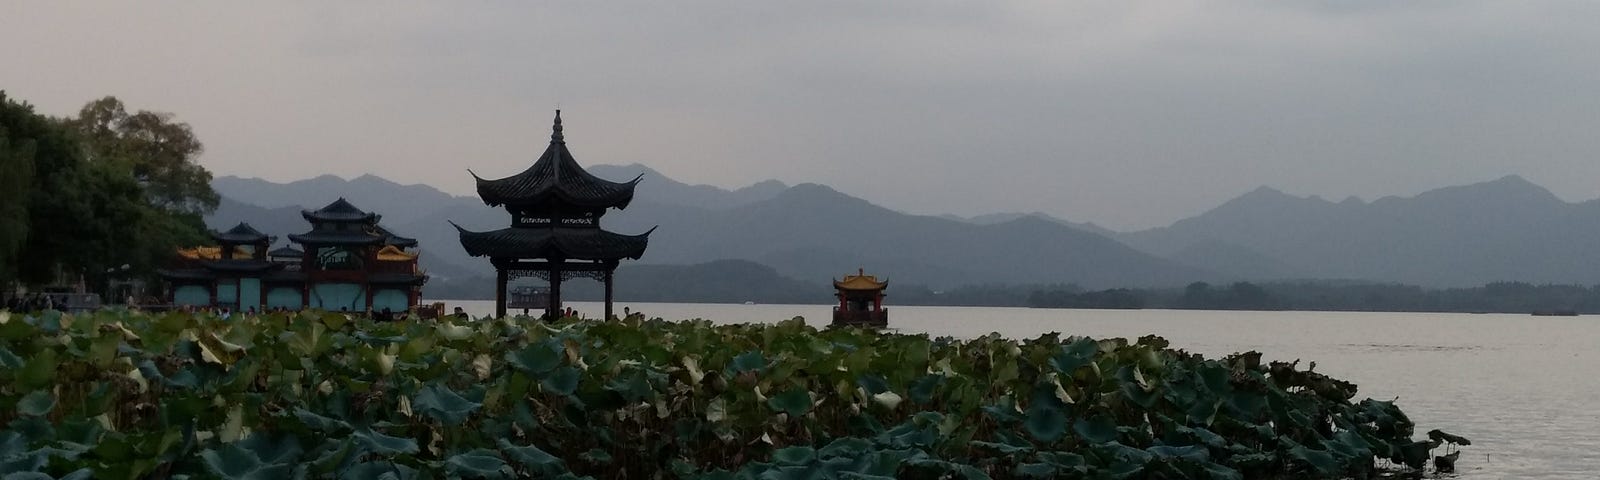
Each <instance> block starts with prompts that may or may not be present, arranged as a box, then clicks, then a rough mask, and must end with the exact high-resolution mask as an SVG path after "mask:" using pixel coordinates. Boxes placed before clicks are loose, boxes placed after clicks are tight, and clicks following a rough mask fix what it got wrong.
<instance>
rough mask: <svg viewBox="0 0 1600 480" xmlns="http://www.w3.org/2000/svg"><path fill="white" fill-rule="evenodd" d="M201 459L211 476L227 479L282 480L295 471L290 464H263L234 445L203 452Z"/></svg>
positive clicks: (253, 455)
mask: <svg viewBox="0 0 1600 480" xmlns="http://www.w3.org/2000/svg"><path fill="white" fill-rule="evenodd" d="M200 458H201V459H202V460H204V463H205V466H206V469H207V470H208V471H210V472H211V474H213V475H216V476H218V477H221V478H225V479H249V480H281V479H282V478H284V477H287V476H289V472H291V471H293V466H292V465H289V464H263V463H261V460H260V459H258V458H256V456H255V454H254V453H251V452H250V451H248V450H245V449H243V448H240V447H239V446H238V445H234V444H223V445H222V446H221V447H219V448H217V449H214V450H212V449H208V450H205V451H202V452H200Z"/></svg>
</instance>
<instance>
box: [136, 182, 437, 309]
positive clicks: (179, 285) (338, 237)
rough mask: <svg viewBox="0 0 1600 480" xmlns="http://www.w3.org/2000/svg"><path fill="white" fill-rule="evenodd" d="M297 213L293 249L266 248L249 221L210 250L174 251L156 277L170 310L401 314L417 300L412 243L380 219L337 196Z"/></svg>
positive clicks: (419, 277) (418, 279) (418, 277)
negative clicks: (300, 224)
mask: <svg viewBox="0 0 1600 480" xmlns="http://www.w3.org/2000/svg"><path fill="white" fill-rule="evenodd" d="M301 216H302V217H304V218H305V219H306V221H307V222H309V223H311V230H310V231H307V232H305V233H300V234H292V235H289V240H290V241H292V242H294V243H295V244H297V245H298V246H299V248H294V247H281V248H278V249H273V250H270V251H269V250H268V249H269V247H270V246H271V245H272V242H273V240H274V238H273V237H269V236H267V235H265V234H263V233H261V232H260V231H257V230H256V229H255V228H253V227H251V226H250V225H248V224H244V223H241V224H239V225H238V226H235V227H233V228H232V229H230V230H228V231H226V232H220V233H213V234H212V239H213V240H214V241H216V243H217V246H215V247H197V248H191V249H183V250H179V251H178V255H177V259H176V261H175V262H174V263H173V265H171V266H170V267H169V268H165V269H161V270H159V272H158V273H160V274H161V276H162V278H163V279H165V280H166V281H167V283H168V286H169V288H168V291H169V292H170V297H169V300H170V302H171V303H172V304H173V305H177V306H214V307H222V308H230V309H233V310H236V311H237V310H248V309H250V308H255V309H257V310H263V309H274V308H279V307H282V308H288V309H292V310H299V309H302V308H320V309H324V310H334V311H352V312H364V311H367V310H368V309H369V308H370V309H371V310H372V311H375V312H381V311H383V310H386V309H387V310H389V311H391V312H404V311H407V310H410V309H411V308H412V307H414V306H416V305H417V303H418V302H419V301H420V300H421V298H422V285H423V284H424V283H426V282H427V280H428V276H427V274H426V273H424V272H423V271H422V270H421V269H420V268H419V267H418V265H417V256H418V252H416V251H415V248H416V246H417V241H416V240H415V239H411V238H406V237H401V236H398V235H395V234H394V233H392V232H390V231H388V230H386V229H384V228H383V227H381V226H379V225H378V220H379V219H380V218H382V217H381V216H380V215H378V214H375V213H371V212H365V211H362V210H361V209H359V208H356V207H355V205H351V204H350V202H349V201H346V200H345V199H343V198H340V199H338V200H335V201H334V202H333V203H330V204H328V205H327V206H325V207H322V208H320V209H317V210H305V211H302V212H301Z"/></svg>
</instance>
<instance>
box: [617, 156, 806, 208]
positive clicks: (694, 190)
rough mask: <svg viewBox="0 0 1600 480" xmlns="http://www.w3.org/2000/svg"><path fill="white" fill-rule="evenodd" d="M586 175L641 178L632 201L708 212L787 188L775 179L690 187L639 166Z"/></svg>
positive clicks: (764, 196)
mask: <svg viewBox="0 0 1600 480" xmlns="http://www.w3.org/2000/svg"><path fill="white" fill-rule="evenodd" d="M588 170H589V173H592V174H595V175H596V176H598V177H600V178H607V179H612V180H630V179H632V178H633V177H637V176H641V175H642V176H643V177H644V180H642V181H640V182H639V186H638V188H637V189H636V190H634V198H637V199H648V200H649V201H652V202H656V203H664V204H668V205H682V206H686V207H697V208H705V209H711V210H721V209H727V208H733V207H738V206H743V205H749V204H751V203H755V202H759V201H762V200H766V199H770V198H772V197H775V196H777V195H778V194H779V193H783V191H784V190H786V189H788V188H789V186H788V185H784V183H783V182H780V181H777V180H766V181H762V182H758V183H755V184H753V185H750V186H746V187H743V188H739V189H736V190H731V191H730V190H725V189H722V188H718V187H714V186H711V185H689V184H686V183H683V182H679V181H677V180H673V179H671V178H667V176H665V175H662V174H661V172H657V171H655V170H652V169H650V167H646V166H644V165H640V164H637V163H635V164H631V165H622V166H618V165H595V166H593V167H589V168H588Z"/></svg>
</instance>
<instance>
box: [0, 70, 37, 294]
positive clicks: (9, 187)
mask: <svg viewBox="0 0 1600 480" xmlns="http://www.w3.org/2000/svg"><path fill="white" fill-rule="evenodd" d="M13 108H18V109H20V108H22V106H20V105H18V106H14V105H13V104H12V103H11V100H10V99H7V98H6V96H5V92H0V111H3V112H9V111H10V110H11V109H13ZM9 116H10V115H9V114H8V113H0V120H3V119H5V118H7V117H9ZM34 149H35V142H33V141H31V140H29V139H27V138H21V137H18V138H13V137H12V135H11V133H10V132H9V130H8V129H7V128H6V124H5V123H4V122H3V121H0V195H5V196H6V200H5V201H3V202H0V287H3V286H6V285H8V284H9V283H10V282H11V281H12V280H13V279H14V278H15V277H16V272H17V255H18V254H19V253H21V251H22V246H23V243H24V242H26V241H27V239H28V197H29V195H30V193H31V192H32V190H33V155H34Z"/></svg>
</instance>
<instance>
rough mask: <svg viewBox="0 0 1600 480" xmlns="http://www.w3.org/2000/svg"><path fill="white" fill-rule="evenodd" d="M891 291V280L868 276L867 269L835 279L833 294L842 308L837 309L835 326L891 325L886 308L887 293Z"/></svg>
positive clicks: (834, 312)
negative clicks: (884, 306) (879, 279)
mask: <svg viewBox="0 0 1600 480" xmlns="http://www.w3.org/2000/svg"><path fill="white" fill-rule="evenodd" d="M888 288H889V281H888V280H884V281H878V277H874V276H872V275H867V273H866V270H864V269H856V274H855V275H845V276H844V279H842V280H834V281H833V289H834V290H835V292H834V294H833V295H834V296H835V297H838V298H839V305H838V306H835V307H833V324H834V325H845V326H867V327H887V326H889V311H888V310H884V308H883V297H884V294H883V291H884V290H885V289H888Z"/></svg>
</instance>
